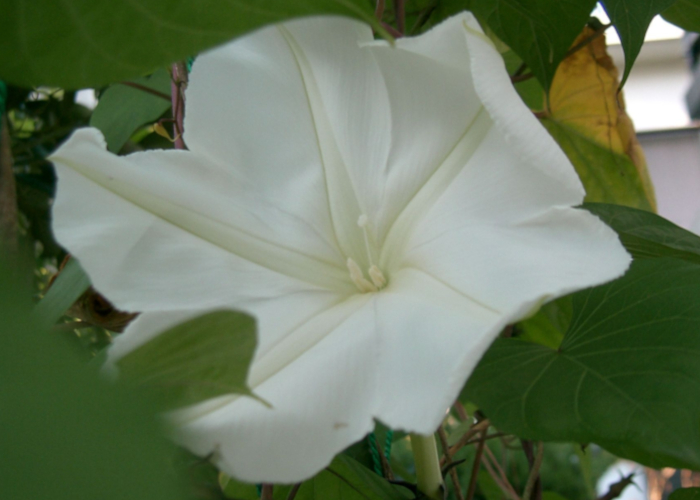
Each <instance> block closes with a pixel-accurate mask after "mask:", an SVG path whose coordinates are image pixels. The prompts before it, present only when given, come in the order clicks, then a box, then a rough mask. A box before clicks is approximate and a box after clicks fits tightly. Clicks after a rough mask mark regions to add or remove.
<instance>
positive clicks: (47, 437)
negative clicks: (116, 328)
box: [0, 266, 184, 500]
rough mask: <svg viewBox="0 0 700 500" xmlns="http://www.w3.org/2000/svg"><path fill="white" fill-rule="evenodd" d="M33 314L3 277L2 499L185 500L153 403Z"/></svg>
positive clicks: (0, 363) (0, 360)
mask: <svg viewBox="0 0 700 500" xmlns="http://www.w3.org/2000/svg"><path fill="white" fill-rule="evenodd" d="M0 267H1V266H0ZM30 312H31V303H30V301H29V293H28V292H26V291H25V290H23V289H22V288H21V287H20V286H19V285H18V284H17V283H12V281H11V280H10V279H9V275H8V274H7V273H6V272H5V271H4V270H3V269H0V318H2V329H1V332H0V380H1V381H2V383H1V384H0V408H2V411H0V449H2V453H0V498H3V499H13V500H30V499H51V500H76V499H78V498H85V499H88V498H90V499H93V498H94V499H97V498H99V499H100V500H124V499H129V500H178V499H182V498H184V495H183V494H182V491H181V488H180V487H179V486H180V485H179V484H178V482H179V481H178V479H177V478H176V477H175V475H174V474H173V471H172V466H171V463H170V459H171V457H172V452H173V449H172V447H171V445H169V444H168V443H167V441H166V440H165V438H164V437H163V434H162V429H161V428H160V426H159V425H158V421H157V420H156V418H155V409H154V408H152V407H151V405H150V403H149V400H148V399H147V398H146V397H144V396H143V395H142V394H140V393H137V392H134V391H133V390H130V389H129V388H128V387H126V386H124V385H123V384H119V385H114V384H108V383H105V382H103V380H102V378H101V377H100V376H99V373H98V372H97V371H95V370H92V369H90V367H88V366H85V365H84V364H82V363H80V362H78V360H77V359H76V358H75V356H73V353H72V351H71V349H70V348H69V345H68V344H67V343H66V341H65V339H64V338H63V337H61V336H58V335H55V334H49V333H47V331H46V330H44V329H42V328H40V327H37V326H36V325H35V324H31V323H30Z"/></svg>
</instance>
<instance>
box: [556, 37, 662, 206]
mask: <svg viewBox="0 0 700 500" xmlns="http://www.w3.org/2000/svg"><path fill="white" fill-rule="evenodd" d="M595 33H596V32H595V31H594V30H593V29H591V28H589V27H586V28H585V29H584V31H583V33H581V35H579V37H578V38H577V39H576V41H575V42H574V45H573V46H574V47H576V46H579V45H581V44H584V46H583V47H582V48H581V49H579V50H576V51H575V52H573V53H572V54H571V55H569V56H568V57H567V58H566V59H564V61H563V62H562V63H561V64H560V65H559V68H558V70H557V72H556V74H555V76H554V80H553V81H552V87H551V90H550V93H549V107H548V110H547V112H546V113H545V116H546V118H547V120H545V122H547V121H550V122H554V123H555V124H556V126H554V125H553V124H552V123H549V124H547V123H545V126H547V128H548V129H549V130H550V132H552V130H553V129H556V134H555V133H552V135H554V136H555V138H556V139H557V140H558V141H560V142H561V135H562V134H565V135H568V136H569V137H567V138H566V139H567V140H566V142H567V143H569V144H571V143H572V142H576V143H581V140H585V141H586V142H589V141H590V142H591V143H592V144H591V147H592V148H593V149H596V150H598V149H599V148H601V147H602V148H604V149H605V150H607V151H606V153H608V155H609V156H610V158H609V159H608V160H606V161H604V162H603V163H601V162H600V159H601V154H595V155H593V157H591V155H588V154H581V151H582V149H581V148H578V151H577V154H576V155H574V156H575V157H572V151H570V150H571V148H567V147H564V150H565V151H566V152H567V154H569V157H570V159H571V161H572V162H573V163H574V166H575V167H576V169H577V171H578V172H579V175H580V176H581V178H582V181H583V183H584V185H585V186H586V191H587V193H588V196H587V198H586V200H587V201H606V202H612V203H621V204H625V205H630V206H636V207H638V208H647V209H649V208H651V209H655V207H656V201H655V198H654V189H653V186H652V184H651V179H650V178H649V173H648V171H647V167H646V159H645V157H644V152H643V151H642V148H641V146H640V144H639V142H638V141H637V136H636V134H635V131H634V126H633V124H632V121H631V120H630V118H629V116H628V115H627V112H626V111H625V104H624V98H623V95H622V92H620V93H618V88H619V78H618V76H619V75H618V71H617V68H616V67H615V65H614V63H613V61H612V59H611V58H610V56H609V55H608V53H607V50H606V44H605V36H604V35H603V36H598V37H595V38H594V35H595ZM591 38H592V39H591ZM571 136H576V137H575V138H572V137H571ZM562 146H563V145H562ZM596 146H597V148H596ZM591 147H589V146H588V145H586V147H585V148H583V149H585V150H589V149H591ZM629 162H631V164H632V166H633V167H634V168H629V165H627V164H628V163H629ZM597 169H608V172H595V171H591V170H597ZM589 184H591V185H589ZM642 198H643V199H642ZM635 200H636V201H635Z"/></svg>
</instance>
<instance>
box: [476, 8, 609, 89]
mask: <svg viewBox="0 0 700 500" xmlns="http://www.w3.org/2000/svg"><path fill="white" fill-rule="evenodd" d="M593 7H595V0H560V1H557V2H542V1H538V0H497V1H494V0H471V9H472V10H473V11H474V12H475V13H476V14H477V15H478V16H479V17H480V18H481V19H484V20H485V21H486V23H488V25H489V27H490V28H491V29H492V30H493V31H494V32H495V33H496V35H498V37H499V38H500V39H501V40H503V41H504V42H505V43H506V44H507V45H508V46H509V47H510V48H512V49H513V51H514V52H515V53H517V54H518V55H519V56H520V57H521V58H522V60H523V61H525V62H526V63H527V65H528V66H529V68H530V70H531V71H532V73H533V74H534V75H535V76H536V77H537V79H538V80H539V82H540V83H541V84H542V87H544V88H545V89H547V90H548V89H549V85H550V83H551V82H552V78H554V72H555V71H556V69H557V66H558V65H559V63H560V62H561V61H562V59H564V56H565V55H566V53H567V52H568V50H569V47H570V46H571V44H572V43H573V42H574V40H575V39H576V37H577V36H578V34H579V33H580V32H581V30H582V29H583V27H584V25H585V24H586V21H588V19H589V17H590V14H591V11H592V10H593Z"/></svg>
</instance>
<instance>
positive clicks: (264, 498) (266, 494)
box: [260, 483, 272, 500]
mask: <svg viewBox="0 0 700 500" xmlns="http://www.w3.org/2000/svg"><path fill="white" fill-rule="evenodd" d="M260 500H272V485H271V484H270V483H263V485H262V492H261V493H260Z"/></svg>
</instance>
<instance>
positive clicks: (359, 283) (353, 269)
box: [347, 257, 378, 293]
mask: <svg viewBox="0 0 700 500" xmlns="http://www.w3.org/2000/svg"><path fill="white" fill-rule="evenodd" d="M347 265H348V271H350V279H351V280H352V282H353V283H355V286H356V287H357V288H358V289H359V290H360V291H361V292H362V293H368V292H376V291H377V290H378V288H377V287H376V286H375V285H373V284H372V283H370V282H369V281H368V280H367V278H365V277H364V275H363V274H362V269H360V266H358V265H357V262H355V261H354V260H352V259H351V258H350V257H348V261H347Z"/></svg>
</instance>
